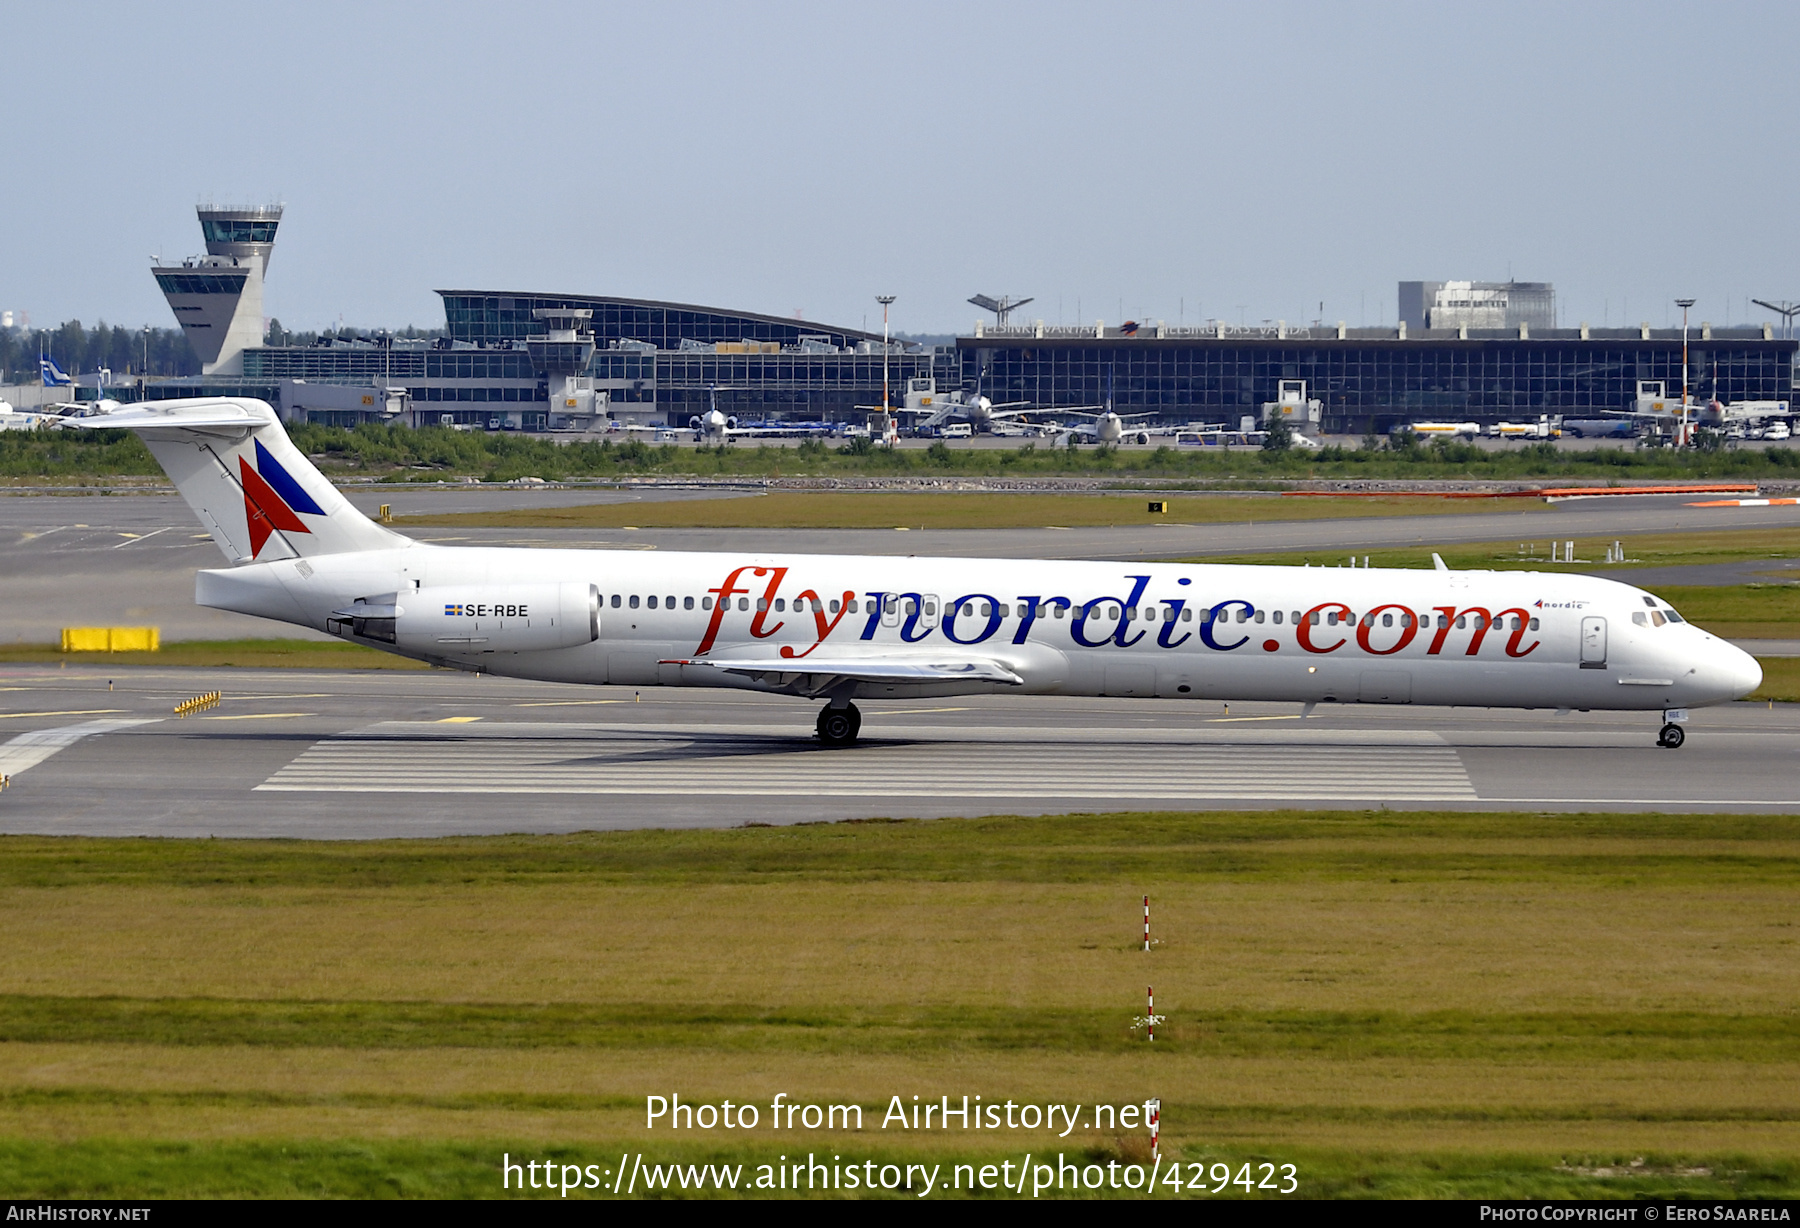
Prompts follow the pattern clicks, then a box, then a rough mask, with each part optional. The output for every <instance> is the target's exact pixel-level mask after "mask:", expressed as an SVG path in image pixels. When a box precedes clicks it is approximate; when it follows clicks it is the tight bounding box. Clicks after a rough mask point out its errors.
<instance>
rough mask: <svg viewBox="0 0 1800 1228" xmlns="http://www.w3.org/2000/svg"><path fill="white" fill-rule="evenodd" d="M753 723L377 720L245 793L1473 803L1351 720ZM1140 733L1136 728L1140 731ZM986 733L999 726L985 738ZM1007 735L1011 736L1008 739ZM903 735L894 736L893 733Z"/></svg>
mask: <svg viewBox="0 0 1800 1228" xmlns="http://www.w3.org/2000/svg"><path fill="white" fill-rule="evenodd" d="M795 732H796V736H795V737H794V738H792V739H789V738H784V737H780V736H779V734H775V735H773V736H772V735H771V731H770V730H768V729H766V728H757V729H754V730H751V729H721V728H717V727H714V728H707V729H696V728H693V727H687V728H682V729H651V728H645V727H642V726H633V727H621V726H596V725H587V726H578V725H528V724H515V723H508V724H493V725H487V726H485V727H482V726H467V725H465V726H461V727H457V728H450V729H446V728H445V727H444V726H442V725H435V726H433V725H427V724H422V723H419V724H415V723H409V722H389V723H386V724H382V725H377V726H374V727H372V728H369V729H365V730H359V731H356V732H353V733H349V734H343V735H339V736H337V737H332V738H327V739H324V740H323V741H320V742H317V743H315V744H314V745H313V746H311V747H310V748H308V749H307V750H306V751H305V752H304V753H302V754H301V755H300V757H299V758H297V759H295V760H294V761H293V762H292V763H289V764H288V765H287V766H286V767H283V768H282V769H281V770H280V771H278V772H276V773H275V774H274V775H273V776H271V777H270V778H269V779H268V780H267V781H265V782H264V783H263V784H261V785H259V786H257V788H258V789H259V790H266V791H271V792H298V793H516V794H524V793H584V794H667V795H669V796H673V797H681V796H694V797H729V796H763V797H766V796H804V797H893V798H906V797H921V796H924V797H986V798H1021V799H1038V798H1072V799H1096V800H1098V799H1125V800H1141V801H1205V800H1217V799H1232V798H1237V799H1253V800H1260V801H1294V802H1334V801H1358V802H1363V801H1408V802H1432V801H1459V802H1460V801H1476V800H1479V799H1478V798H1477V795H1476V793H1475V789H1474V786H1473V785H1472V784H1471V783H1470V781H1469V777H1468V773H1467V772H1466V771H1465V770H1464V768H1463V765H1462V760H1461V759H1460V758H1459V757H1458V756H1457V753H1456V751H1455V750H1454V749H1452V748H1451V747H1449V746H1447V745H1445V743H1444V742H1443V740H1442V739H1440V738H1437V737H1435V736H1432V735H1418V734H1411V735H1408V734H1401V735H1398V736H1390V737H1388V738H1385V739H1379V738H1376V737H1370V736H1369V735H1368V734H1367V733H1361V732H1360V731H1325V730H1320V731H1301V730H1293V731H1283V733H1282V734H1280V735H1277V734H1275V733H1274V732H1273V731H1261V730H1259V731H1255V735H1254V736H1252V733H1251V731H1248V730H1231V731H1224V730H1206V731H1203V732H1202V731H1187V730H1183V731H1170V730H1158V731H1154V732H1152V733H1150V736H1140V735H1139V733H1138V731H1130V730H1100V731H1095V734H1094V735H1093V736H1087V735H1084V734H1068V733H1057V732H1055V731H1045V730H1034V731H1030V732H1031V733H1032V735H1033V736H1032V737H1030V738H1023V737H1019V736H1017V735H1018V734H1019V733H1021V732H1024V731H1020V730H993V729H985V730H983V729H965V730H956V729H934V730H931V731H929V732H927V731H924V730H902V729H891V728H884V729H881V730H879V731H877V730H873V729H865V735H864V736H865V739H867V740H866V741H865V743H864V745H862V746H859V747H857V748H854V749H851V750H838V751H826V750H819V749H815V748H812V747H809V746H805V745H803V744H798V743H801V738H800V737H799V736H798V735H799V733H800V731H795ZM1146 732H1148V731H1146ZM995 735H1000V736H995ZM1008 735H1012V736H1008ZM899 738H905V739H906V740H907V741H908V743H910V744H905V745H895V744H894V742H895V740H896V739H899Z"/></svg>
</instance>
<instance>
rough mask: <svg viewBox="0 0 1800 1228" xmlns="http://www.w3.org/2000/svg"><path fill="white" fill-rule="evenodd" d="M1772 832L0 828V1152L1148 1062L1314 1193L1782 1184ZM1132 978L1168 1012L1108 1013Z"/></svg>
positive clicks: (430, 1166) (1787, 859) (334, 1173)
mask: <svg viewBox="0 0 1800 1228" xmlns="http://www.w3.org/2000/svg"><path fill="white" fill-rule="evenodd" d="M1797 859H1800V819H1795V818H1791V817H1785V816H1761V815H1759V816H1739V815H1705V816H1680V815H1616V814H1614V815H1593V816H1579V815H1577V816H1570V815H1555V816H1548V815H1498V814H1496V815H1481V814H1445V813H1393V812H1344V813H1324V814H1308V813H1284V812H1273V813H1256V814H1235V813H1213V814H1124V815H1103V816H1095V815H1086V816H1083V815H1074V816H1061V817H1056V818H1043V819H1016V818H1015V819H987V820H970V821H941V822H933V823H912V822H908V823H881V822H857V823H841V824H829V825H825V824H820V825H809V826H802V827H794V828H740V829H735V830H717V831H687V832H673V831H671V832H629V833H617V834H606V835H582V836H570V837H552V838H523V837H519V838H495V839H486V840H442V841H415V842H387V843H348V842H346V843H329V844H309V843H284V842H249V841H242V842H240V841H161V840H157V841H149V840H125V841H91V840H55V839H44V838H22V837H13V838H5V839H0V929H3V930H4V932H5V933H6V934H7V936H8V939H9V941H8V942H6V943H5V944H0V1189H4V1190H6V1192H7V1193H8V1194H9V1195H13V1196H21V1197H33V1196H46V1195H55V1194H62V1195H86V1196H108V1197H110V1196H130V1195H135V1194H146V1193H160V1194H166V1195H172V1196H180V1195H186V1194H240V1193H265V1194H330V1193H341V1194H376V1195H379V1194H419V1195H463V1194H476V1195H481V1194H499V1193H500V1192H501V1191H500V1189H499V1176H498V1164H499V1156H500V1153H501V1152H503V1151H506V1152H510V1153H511V1154H512V1155H513V1156H514V1157H515V1158H517V1157H518V1156H520V1155H521V1154H525V1155H529V1156H532V1157H535V1158H543V1157H546V1156H551V1155H554V1156H556V1157H559V1158H562V1159H566V1160H567V1162H571V1163H583V1164H585V1163H599V1164H601V1165H602V1166H603V1167H611V1166H613V1165H615V1164H616V1162H617V1157H618V1155H619V1154H620V1153H621V1152H623V1151H631V1152H643V1153H645V1154H646V1156H647V1157H648V1158H649V1159H651V1160H658V1161H664V1162H666V1161H673V1160H679V1159H693V1160H705V1159H722V1158H724V1159H730V1160H731V1161H732V1162H740V1161H746V1160H747V1161H749V1162H751V1163H753V1164H754V1163H756V1162H759V1161H761V1160H762V1159H764V1158H768V1159H771V1160H772V1159H773V1158H774V1157H775V1156H776V1155H787V1156H789V1157H790V1158H792V1157H795V1156H797V1155H804V1154H805V1153H806V1152H807V1151H809V1150H810V1151H816V1152H819V1153H821V1154H831V1155H841V1156H844V1157H845V1158H846V1159H852V1158H853V1159H855V1160H857V1161H861V1160H862V1159H865V1158H867V1159H892V1160H895V1161H896V1162H900V1163H910V1162H920V1161H923V1162H927V1163H929V1162H943V1163H945V1164H950V1163H955V1162H967V1161H971V1160H973V1161H975V1162H989V1161H994V1162H998V1161H999V1160H1000V1159H1002V1158H1010V1159H1012V1160H1013V1161H1014V1162H1015V1164H1016V1163H1017V1161H1018V1160H1019V1158H1020V1157H1021V1156H1022V1154H1023V1153H1025V1152H1027V1151H1030V1152H1034V1153H1036V1154H1037V1155H1038V1156H1039V1157H1040V1158H1041V1157H1042V1156H1044V1155H1045V1154H1046V1153H1055V1152H1056V1151H1058V1150H1060V1151H1063V1152H1064V1153H1066V1154H1068V1155H1069V1156H1070V1157H1071V1158H1077V1157H1079V1158H1081V1161H1082V1162H1083V1163H1086V1162H1088V1161H1089V1160H1093V1159H1097V1160H1098V1161H1099V1162H1105V1160H1106V1159H1108V1158H1120V1157H1124V1158H1128V1159H1129V1158H1133V1157H1137V1156H1141V1155H1142V1153H1143V1142H1142V1139H1141V1138H1140V1137H1139V1136H1138V1135H1137V1134H1136V1133H1135V1132H1127V1133H1121V1132H1118V1131H1108V1130H1101V1131H1098V1132H1096V1131H1094V1130H1092V1129H1089V1128H1087V1127H1086V1125H1084V1126H1083V1128H1081V1129H1077V1130H1075V1131H1073V1132H1072V1133H1071V1134H1070V1135H1069V1136H1068V1137H1067V1138H1063V1139H1058V1138H1056V1137H1054V1136H1053V1135H1051V1134H1048V1133H1046V1132H1043V1131H1029V1130H1020V1131H1010V1132H1009V1131H997V1132H993V1133H991V1134H990V1133H986V1132H984V1133H983V1134H981V1135H974V1134H963V1133H961V1132H956V1131H952V1132H951V1133H950V1134H949V1135H945V1134H942V1133H938V1132H932V1133H930V1134H926V1133H922V1132H921V1133H913V1132H910V1131H909V1132H901V1131H899V1130H897V1129H889V1130H883V1129H881V1128H880V1127H879V1125H878V1122H879V1121H880V1118H881V1116H882V1113H883V1111H884V1109H885V1106H886V1105H887V1104H888V1102H889V1098H890V1097H891V1096H895V1095H899V1096H901V1097H902V1098H903V1100H904V1101H905V1102H906V1103H910V1099H911V1097H912V1096H914V1095H919V1096H920V1097H922V1098H929V1099H933V1100H935V1099H936V1098H937V1097H938V1096H940V1095H946V1094H947V1095H950V1096H952V1097H954V1098H960V1097H961V1096H962V1095H964V1094H968V1095H971V1096H974V1095H980V1096H982V1097H983V1098H984V1101H987V1102H999V1101H1002V1100H1007V1099H1010V1100H1014V1101H1018V1102H1021V1103H1022V1102H1026V1101H1031V1102H1035V1103H1043V1102H1046V1101H1055V1102H1059V1103H1079V1104H1084V1105H1092V1104H1094V1103H1096V1102H1100V1101H1107V1102H1115V1103H1118V1102H1126V1101H1141V1100H1143V1099H1144V1098H1146V1097H1149V1096H1158V1097H1160V1098H1161V1099H1162V1101H1163V1105H1164V1117H1163V1138H1164V1154H1165V1155H1167V1156H1174V1157H1178V1158H1181V1159H1183V1160H1184V1161H1194V1160H1204V1161H1206V1162H1208V1163H1212V1162H1229V1163H1231V1164H1233V1165H1234V1167H1235V1166H1236V1165H1239V1164H1241V1163H1243V1162H1245V1161H1249V1160H1256V1161H1262V1160H1268V1161H1272V1162H1277V1163H1286V1162H1291V1163H1294V1164H1295V1165H1296V1166H1297V1167H1298V1169H1299V1179H1300V1181H1301V1189H1302V1192H1303V1193H1308V1194H1314V1195H1325V1194H1342V1195H1383V1194H1390V1195H1451V1196H1461V1195H1477V1194H1480V1195H1521V1196H1523V1195H1548V1194H1580V1195H1608V1194H1620V1195H1629V1194H1637V1193H1644V1192H1652V1191H1654V1192H1662V1193H1675V1192H1680V1193H1686V1194H1692V1195H1695V1196H1706V1197H1713V1196H1729V1195H1733V1194H1750V1193H1757V1194H1780V1195H1784V1196H1792V1195H1793V1194H1794V1193H1795V1191H1796V1190H1797V1189H1800V1160H1797V1159H1796V1156H1800V1110H1797V1109H1796V1108H1795V1107H1794V1106H1795V1104H1796V1103H1797V1102H1800V1101H1797V1097H1796V1092H1797V1091H1800V1029H1797V1028H1796V1027H1795V1024H1796V1022H1797V1021H1800V1016H1797V1014H1796V1008H1795V1006H1794V1002H1795V1000H1796V992H1797V991H1800V961H1797V960H1796V959H1795V953H1796V951H1795V948H1796V943H1797V942H1800V904H1797V903H1796V901H1797V900H1800V894H1797V892H1796V887H1797V886H1800V882H1797V881H1796V880H1797V878H1800V875H1797V874H1796V869H1797V866H1800V860H1797ZM1146 892H1148V893H1149V894H1150V895H1151V897H1152V903H1153V908H1154V925H1155V934H1156V936H1157V939H1158V946H1157V948H1156V949H1155V950H1154V951H1153V952H1151V953H1149V954H1146V953H1144V952H1143V951H1142V950H1141V949H1139V937H1138V935H1139V926H1140V924H1141V912H1140V909H1141V904H1140V897H1141V896H1142V895H1143V894H1144V893H1146ZM1146 984H1154V985H1155V986H1156V1002H1157V1009H1158V1011H1159V1012H1160V1013H1162V1014H1164V1015H1165V1016H1166V1022H1165V1023H1164V1024H1163V1025H1162V1026H1161V1027H1159V1029H1158V1033H1157V1039H1156V1042H1155V1045H1154V1046H1151V1045H1149V1044H1147V1043H1146V1042H1145V1041H1144V1040H1143V1039H1142V1037H1141V1034H1140V1035H1135V1036H1134V1035H1133V1034H1132V1033H1131V1032H1130V1030H1129V1029H1130V1024H1131V1021H1132V1019H1133V1017H1134V1016H1135V1015H1139V1014H1141V1013H1142V1012H1143V1002H1144V998H1143V995H1144V987H1145V985H1146ZM676 1091H679V1092H680V1093H681V1095H682V1097H683V1099H684V1100H691V1101H718V1100H722V1099H725V1098H730V1099H732V1100H733V1101H734V1102H746V1101H747V1102H750V1103H757V1104H761V1105H764V1106H766V1105H767V1104H768V1103H769V1101H770V1100H771V1098H772V1097H773V1096H774V1094H775V1093H776V1092H785V1093H786V1094H787V1095H788V1096H789V1097H790V1098H799V1099H800V1100H802V1101H803V1102H805V1101H811V1102H819V1103H823V1102H830V1103H857V1104H861V1105H863V1106H864V1111H865V1125H864V1128H863V1129H862V1130H861V1131H844V1130H838V1131H811V1132H809V1131H804V1130H800V1131H798V1132H797V1133H788V1132H782V1133H776V1132H775V1131H772V1130H770V1129H768V1128H767V1125H766V1122H767V1117H766V1112H765V1117H764V1125H763V1127H762V1128H760V1129H758V1130H754V1131H745V1132H725V1131H717V1130H716V1131H712V1132H710V1133H708V1132H703V1131H695V1132H693V1133H692V1134H672V1133H670V1132H668V1131H666V1130H659V1131H650V1132H647V1131H646V1130H645V1129H644V1128H643V1126H642V1113H643V1104H644V1101H643V1097H645V1096H646V1095H649V1094H661V1095H667V1094H669V1093H671V1092H676ZM1634 1162H1635V1166H1634ZM946 1171H948V1170H946ZM1240 1193H1241V1191H1240Z"/></svg>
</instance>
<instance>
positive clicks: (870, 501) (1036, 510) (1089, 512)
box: [396, 491, 1547, 529]
mask: <svg viewBox="0 0 1800 1228" xmlns="http://www.w3.org/2000/svg"><path fill="white" fill-rule="evenodd" d="M1149 502H1150V500H1149V498H1148V497H1147V496H1145V495H1141V494H1134V495H1114V494H1106V495H1040V494H1004V493H972V494H955V493H942V494H886V493H876V492H870V493H860V492H855V493H851V492H837V491H820V492H812V491H783V492H780V493H777V494H769V495H746V496H744V497H741V498H732V499H686V500H668V501H658V502H654V503H592V504H587V505H585V506H579V507H542V508H520V509H517V510H512V511H496V512H452V513H448V514H445V515H438V516H401V517H397V518H396V524H398V525H400V526H401V527H412V526H421V527H424V526H432V527H458V526H460V527H466V528H560V529H616V528H625V527H632V528H640V529H688V528H744V529H888V528H909V529H976V528H980V529H1040V528H1045V527H1050V526H1054V527H1059V528H1070V529H1072V528H1086V527H1091V526H1113V525H1140V524H1141V525H1152V524H1243V523H1254V522H1256V521H1258V520H1328V519H1335V518H1337V517H1342V516H1425V515H1433V514H1443V513H1449V512H1480V511H1490V512H1493V511H1515V512H1516V511H1520V510H1523V509H1527V508H1530V509H1538V510H1542V509H1544V508H1546V507H1547V505H1546V504H1543V503H1539V502H1537V501H1535V500H1519V499H1416V498H1401V497H1395V498H1392V499H1342V500H1340V499H1323V498H1321V499H1282V498H1276V497H1260V496H1256V497H1243V496H1235V497H1234V496H1229V495H1192V496H1182V495H1174V496H1169V497H1168V498H1167V502H1168V505H1169V510H1168V512H1167V513H1166V514H1162V513H1151V512H1150V511H1149V510H1148V506H1149Z"/></svg>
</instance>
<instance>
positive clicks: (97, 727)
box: [0, 716, 162, 776]
mask: <svg viewBox="0 0 1800 1228" xmlns="http://www.w3.org/2000/svg"><path fill="white" fill-rule="evenodd" d="M161 719H162V718H161V717H160V716H152V717H133V718H129V719H126V720H117V721H83V722H82V723H81V724H79V725H64V726H62V727H61V728H60V729H34V730H32V731H31V732H30V733H22V734H20V735H19V736H18V737H16V738H13V739H12V740H11V741H8V742H6V743H3V744H0V776H17V775H18V774H19V773H20V772H23V771H24V770H25V769H26V768H32V767H36V766H37V765H38V764H40V763H42V762H43V761H44V760H46V759H48V758H49V757H50V756H51V755H54V754H55V753H56V752H57V751H59V750H65V749H67V748H68V747H71V746H73V745H75V743H77V742H79V741H81V739H83V738H86V737H91V736H92V735H94V734H97V733H111V732H112V731H113V730H115V729H130V728H131V727H132V726H133V725H154V724H155V723H156V722H157V721H159V720H161Z"/></svg>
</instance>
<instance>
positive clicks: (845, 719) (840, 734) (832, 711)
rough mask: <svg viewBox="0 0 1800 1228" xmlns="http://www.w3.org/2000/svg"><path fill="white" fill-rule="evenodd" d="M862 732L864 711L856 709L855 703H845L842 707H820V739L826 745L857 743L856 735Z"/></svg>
mask: <svg viewBox="0 0 1800 1228" xmlns="http://www.w3.org/2000/svg"><path fill="white" fill-rule="evenodd" d="M861 732H862V713H860V712H858V711H857V710H856V705H855V704H845V705H844V706H843V707H841V708H830V707H827V708H821V709H819V724H818V734H819V741H821V742H823V743H824V744H825V745H827V746H850V745H852V744H853V743H855V741H856V735H857V734H859V733H861Z"/></svg>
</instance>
